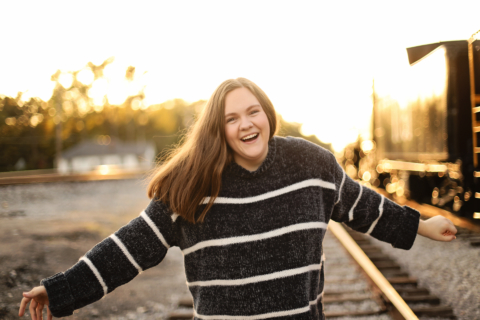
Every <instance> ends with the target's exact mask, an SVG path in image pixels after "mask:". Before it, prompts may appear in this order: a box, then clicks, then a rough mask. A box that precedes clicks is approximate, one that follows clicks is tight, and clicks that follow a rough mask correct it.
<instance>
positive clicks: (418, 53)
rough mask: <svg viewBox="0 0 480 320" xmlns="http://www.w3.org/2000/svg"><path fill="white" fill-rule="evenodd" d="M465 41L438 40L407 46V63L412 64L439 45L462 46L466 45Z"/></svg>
mask: <svg viewBox="0 0 480 320" xmlns="http://www.w3.org/2000/svg"><path fill="white" fill-rule="evenodd" d="M466 43H467V40H454V41H440V42H435V43H429V44H422V45H420V46H415V47H409V48H407V54H408V63H410V65H412V64H414V63H415V62H417V61H418V60H420V59H422V58H423V57H425V56H426V55H427V54H429V53H430V52H432V51H433V50H435V49H437V48H438V47H440V46H441V45H444V44H449V45H454V46H455V45H457V46H464V45H466Z"/></svg>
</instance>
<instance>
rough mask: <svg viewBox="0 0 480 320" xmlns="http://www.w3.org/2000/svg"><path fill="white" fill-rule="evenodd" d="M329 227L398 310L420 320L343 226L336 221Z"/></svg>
mask: <svg viewBox="0 0 480 320" xmlns="http://www.w3.org/2000/svg"><path fill="white" fill-rule="evenodd" d="M328 229H329V230H330V231H332V233H333V234H334V235H335V237H336V238H337V239H338V240H339V241H340V243H341V244H342V245H343V246H344V247H345V249H346V250H347V251H348V252H349V253H350V255H351V256H352V257H353V258H354V259H355V260H356V261H357V263H358V264H359V265H360V267H362V269H363V270H364V271H365V273H366V274H367V275H368V276H369V277H370V278H371V279H372V281H373V282H374V283H375V284H376V285H377V286H378V288H379V289H380V290H381V291H382V293H383V294H384V295H385V296H386V297H387V298H388V300H390V302H391V303H392V304H393V305H394V306H395V308H397V310H398V312H400V314H401V315H402V316H403V317H404V318H405V320H418V317H417V316H416V315H415V313H413V311H412V309H410V307H409V306H408V305H407V303H406V302H405V301H404V300H403V299H402V297H400V295H399V294H398V292H397V291H396V290H395V289H394V288H393V287H392V285H391V284H390V282H388V280H387V279H386V278H385V277H384V276H383V274H382V273H381V272H380V271H379V270H378V269H377V267H375V265H374V264H373V263H372V261H371V260H370V259H369V258H368V257H367V255H366V254H365V253H364V252H363V250H362V249H361V248H360V247H359V246H358V244H357V243H356V242H355V241H354V240H353V239H352V237H351V236H350V235H349V234H348V233H347V231H346V230H345V229H344V228H343V226H342V225H341V224H339V223H337V222H335V221H331V220H330V222H329V224H328Z"/></svg>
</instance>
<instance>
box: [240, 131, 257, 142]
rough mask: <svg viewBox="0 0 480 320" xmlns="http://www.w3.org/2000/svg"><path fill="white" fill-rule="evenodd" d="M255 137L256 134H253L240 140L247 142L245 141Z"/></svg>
mask: <svg viewBox="0 0 480 320" xmlns="http://www.w3.org/2000/svg"><path fill="white" fill-rule="evenodd" d="M256 136H257V134H256V133H253V134H251V135H249V136H246V137H244V138H242V140H243V141H245V140H247V139H251V138H253V137H256Z"/></svg>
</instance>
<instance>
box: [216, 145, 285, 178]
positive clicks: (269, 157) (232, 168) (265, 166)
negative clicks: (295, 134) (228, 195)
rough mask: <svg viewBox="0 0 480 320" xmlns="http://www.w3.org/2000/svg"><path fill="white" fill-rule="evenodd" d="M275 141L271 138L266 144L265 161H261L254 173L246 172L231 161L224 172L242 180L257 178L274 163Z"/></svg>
mask: <svg viewBox="0 0 480 320" xmlns="http://www.w3.org/2000/svg"><path fill="white" fill-rule="evenodd" d="M276 144H277V143H276V139H275V137H272V138H271V139H270V141H269V142H268V153H267V157H266V158H265V160H263V162H262V164H261V165H260V167H258V169H257V170H255V171H248V170H247V169H245V168H244V167H242V166H240V165H239V164H237V163H236V162H235V160H234V161H232V163H230V164H229V165H228V166H227V168H226V170H225V171H226V172H228V173H233V174H235V175H237V176H240V177H242V178H255V177H258V176H259V175H261V174H262V173H264V172H265V171H267V170H268V169H269V168H270V167H271V166H272V164H273V162H274V161H275V154H276Z"/></svg>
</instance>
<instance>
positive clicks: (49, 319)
mask: <svg viewBox="0 0 480 320" xmlns="http://www.w3.org/2000/svg"><path fill="white" fill-rule="evenodd" d="M52 319H53V316H52V313H51V312H50V308H49V307H48V306H47V320H52Z"/></svg>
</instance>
